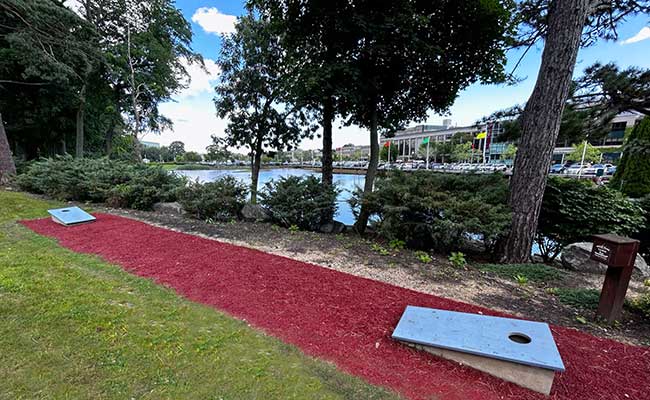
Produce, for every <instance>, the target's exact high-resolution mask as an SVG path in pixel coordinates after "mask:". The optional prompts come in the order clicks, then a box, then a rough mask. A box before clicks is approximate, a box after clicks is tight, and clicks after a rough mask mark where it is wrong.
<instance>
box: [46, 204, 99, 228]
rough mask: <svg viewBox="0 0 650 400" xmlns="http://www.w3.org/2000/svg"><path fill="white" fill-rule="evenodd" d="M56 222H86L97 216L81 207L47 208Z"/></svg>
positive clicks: (66, 223) (65, 223)
mask: <svg viewBox="0 0 650 400" xmlns="http://www.w3.org/2000/svg"><path fill="white" fill-rule="evenodd" d="M47 212H48V213H49V214H50V215H51V216H52V218H53V219H54V221H55V222H58V223H60V224H63V225H76V224H81V223H84V222H92V221H94V220H95V217H93V216H92V215H90V214H88V213H87V212H85V211H84V210H82V209H81V208H79V207H65V208H56V209H52V210H47Z"/></svg>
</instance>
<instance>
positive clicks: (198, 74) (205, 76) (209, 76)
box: [176, 58, 220, 99]
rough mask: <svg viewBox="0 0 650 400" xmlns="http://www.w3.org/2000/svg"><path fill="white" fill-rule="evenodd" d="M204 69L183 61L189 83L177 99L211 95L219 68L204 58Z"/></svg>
mask: <svg viewBox="0 0 650 400" xmlns="http://www.w3.org/2000/svg"><path fill="white" fill-rule="evenodd" d="M203 61H204V63H205V69H204V68H201V66H200V65H199V64H197V63H193V64H190V63H188V62H187V60H183V66H184V67H185V70H186V71H187V73H188V74H189V82H187V84H188V86H187V88H185V89H183V90H182V91H181V92H180V93H178V95H177V96H176V97H177V99H183V98H186V97H192V96H197V95H199V94H202V93H205V92H207V93H212V92H213V91H214V86H215V84H216V80H217V79H218V78H219V73H220V70H219V66H218V65H217V63H216V62H215V61H214V60H210V59H209V58H205V59H204V60H203Z"/></svg>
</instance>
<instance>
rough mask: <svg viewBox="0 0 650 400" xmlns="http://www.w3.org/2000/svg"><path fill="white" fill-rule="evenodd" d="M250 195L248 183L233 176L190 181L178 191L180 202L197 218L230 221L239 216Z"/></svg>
mask: <svg viewBox="0 0 650 400" xmlns="http://www.w3.org/2000/svg"><path fill="white" fill-rule="evenodd" d="M247 196H248V188H247V187H246V185H244V184H243V183H241V182H240V181H238V180H237V179H235V178H234V177H232V176H223V177H221V178H219V179H217V180H216V181H214V182H208V183H203V184H201V183H198V182H194V183H190V184H189V185H187V186H186V187H185V188H183V189H182V190H180V191H179V193H178V202H179V203H180V204H181V205H182V206H183V208H184V209H185V211H187V212H188V213H189V214H191V215H192V216H194V217H195V218H198V219H201V220H206V219H212V220H216V221H228V220H231V219H233V218H237V217H238V216H239V213H240V212H241V210H242V208H243V207H244V204H246V197H247Z"/></svg>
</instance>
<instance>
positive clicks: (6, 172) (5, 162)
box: [0, 114, 16, 185]
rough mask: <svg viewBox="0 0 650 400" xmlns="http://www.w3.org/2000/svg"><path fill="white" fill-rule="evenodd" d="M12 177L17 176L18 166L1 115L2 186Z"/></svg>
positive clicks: (0, 181)
mask: <svg viewBox="0 0 650 400" xmlns="http://www.w3.org/2000/svg"><path fill="white" fill-rule="evenodd" d="M12 175H16V164H14V158H13V156H12V154H11V148H10V147H9V140H8V139H7V132H5V124H4V122H3V121H2V114H0V184H2V185H4V184H6V183H7V182H8V181H9V178H10V177H11V176H12Z"/></svg>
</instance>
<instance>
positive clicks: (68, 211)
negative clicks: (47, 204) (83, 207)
mask: <svg viewBox="0 0 650 400" xmlns="http://www.w3.org/2000/svg"><path fill="white" fill-rule="evenodd" d="M61 212H70V210H61Z"/></svg>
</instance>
